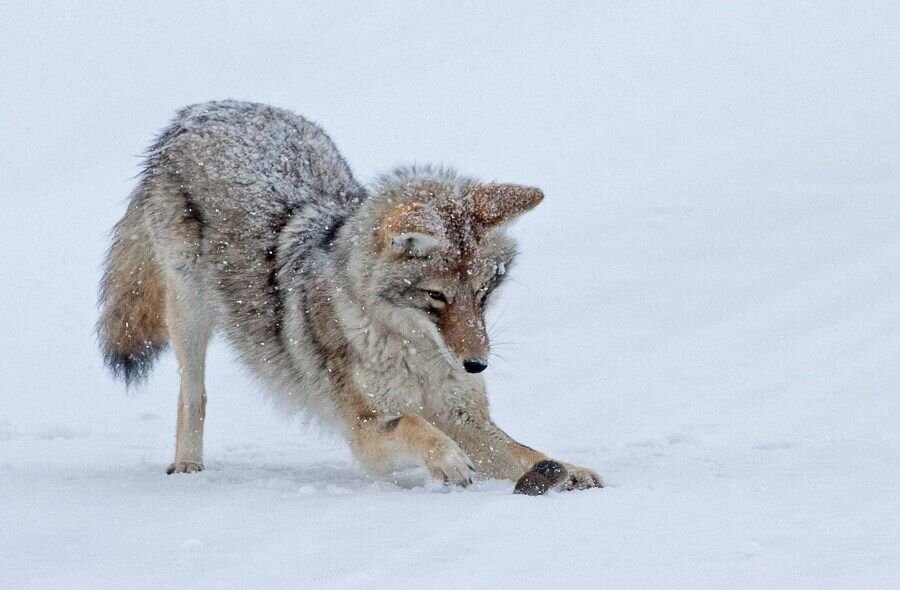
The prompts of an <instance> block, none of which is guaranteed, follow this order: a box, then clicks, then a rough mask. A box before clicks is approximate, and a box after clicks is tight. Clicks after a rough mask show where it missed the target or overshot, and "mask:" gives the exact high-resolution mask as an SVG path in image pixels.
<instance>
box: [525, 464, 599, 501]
mask: <svg viewBox="0 0 900 590" xmlns="http://www.w3.org/2000/svg"><path fill="white" fill-rule="evenodd" d="M602 487H603V480H602V479H601V478H600V476H599V475H597V474H596V473H594V472H593V471H591V470H590V469H587V468H585V467H578V466H576V465H571V464H569V463H562V462H560V461H554V460H552V459H546V460H544V461H538V462H537V463H535V464H534V465H533V466H532V467H531V469H529V470H528V473H526V474H525V475H523V476H522V477H520V478H519V481H517V482H516V487H515V490H513V493H516V494H525V495H527V496H540V495H541V494H544V493H546V492H548V491H550V490H553V491H557V492H567V491H570V490H586V489H588V488H602Z"/></svg>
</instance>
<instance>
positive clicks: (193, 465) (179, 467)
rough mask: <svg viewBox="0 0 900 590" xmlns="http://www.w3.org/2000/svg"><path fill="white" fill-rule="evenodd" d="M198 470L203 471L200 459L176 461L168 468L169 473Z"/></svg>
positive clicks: (194, 471)
mask: <svg viewBox="0 0 900 590" xmlns="http://www.w3.org/2000/svg"><path fill="white" fill-rule="evenodd" d="M198 471H203V463H201V462H200V461H175V462H174V463H172V464H171V465H169V468H168V469H166V473H168V474H169V475H172V474H173V473H196V472H198Z"/></svg>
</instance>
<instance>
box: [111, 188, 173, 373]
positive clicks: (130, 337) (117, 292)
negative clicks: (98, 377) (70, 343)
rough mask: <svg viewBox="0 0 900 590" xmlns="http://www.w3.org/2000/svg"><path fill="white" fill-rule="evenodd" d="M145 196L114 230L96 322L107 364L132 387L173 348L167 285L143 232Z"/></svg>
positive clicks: (137, 198) (138, 196) (133, 202)
mask: <svg viewBox="0 0 900 590" xmlns="http://www.w3.org/2000/svg"><path fill="white" fill-rule="evenodd" d="M141 191H142V188H141V187H139V188H138V189H137V191H136V193H135V194H134V195H133V196H132V200H131V204H130V205H129V207H128V211H127V212H126V213H125V217H123V218H122V220H121V221H119V223H117V224H116V226H115V228H114V229H113V242H112V246H110V248H109V252H108V253H107V255H106V264H105V269H104V273H103V281H102V282H101V283H100V320H99V321H98V322H97V335H98V337H99V341H100V349H101V351H102V352H103V360H104V361H105V363H106V365H107V366H108V367H109V369H110V370H111V371H112V373H113V375H115V376H116V377H118V378H121V379H124V380H125V383H126V384H128V385H130V384H132V383H139V382H140V381H142V380H143V379H144V378H146V376H147V374H148V373H149V372H150V369H151V367H152V366H153V362H154V361H155V360H156V357H157V356H158V355H159V353H160V352H162V351H163V350H164V349H165V347H166V344H167V342H168V334H167V331H166V320H165V305H166V290H165V282H164V280H163V276H162V269H160V267H159V265H158V264H157V262H156V261H155V260H154V253H153V247H152V245H151V243H150V238H149V235H148V234H147V229H146V228H145V226H144V219H143V214H142V212H141V201H143V198H144V196H145V195H144V194H143V193H142V192H141Z"/></svg>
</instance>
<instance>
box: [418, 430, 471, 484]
mask: <svg viewBox="0 0 900 590" xmlns="http://www.w3.org/2000/svg"><path fill="white" fill-rule="evenodd" d="M425 467H426V468H427V469H428V472H429V473H431V475H432V477H434V478H435V479H441V480H443V481H444V483H446V484H449V485H456V486H462V487H466V486H467V485H469V484H471V483H472V477H473V476H474V475H475V467H474V466H473V465H472V462H471V461H470V460H469V456H468V455H466V454H465V452H463V450H462V449H461V448H459V445H457V444H456V443H455V442H453V441H452V440H450V439H447V440H446V441H444V442H443V443H441V444H439V445H435V446H434V447H433V448H431V449H429V451H428V452H427V454H426V456H425Z"/></svg>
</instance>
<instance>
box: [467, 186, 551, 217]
mask: <svg viewBox="0 0 900 590" xmlns="http://www.w3.org/2000/svg"><path fill="white" fill-rule="evenodd" d="M472 195H473V198H474V200H475V216H476V217H477V218H478V219H479V220H480V221H481V223H483V224H484V225H486V226H494V225H497V224H498V223H501V222H504V221H509V220H511V219H513V218H514V217H517V216H518V215H520V214H522V213H524V212H526V211H529V210H531V209H533V208H535V207H537V206H538V204H539V203H540V202H541V201H542V200H543V199H544V193H543V192H541V190H540V189H537V188H534V187H530V186H522V185H520V184H483V185H480V186H477V187H475V190H474V191H473V192H472Z"/></svg>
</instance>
